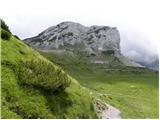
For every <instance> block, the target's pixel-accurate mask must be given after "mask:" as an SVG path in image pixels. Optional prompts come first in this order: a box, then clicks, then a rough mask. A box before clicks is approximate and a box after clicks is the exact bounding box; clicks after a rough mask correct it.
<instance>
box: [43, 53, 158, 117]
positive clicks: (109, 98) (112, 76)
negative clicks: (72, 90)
mask: <svg viewBox="0 0 160 120" xmlns="http://www.w3.org/2000/svg"><path fill="white" fill-rule="evenodd" d="M42 54H43V55H44V56H46V57H47V58H48V59H50V60H51V61H53V62H54V63H56V64H57V65H59V66H61V67H62V68H63V69H64V70H65V71H66V72H67V73H69V74H70V75H71V76H72V77H74V78H76V79H77V80H78V81H79V82H80V84H81V85H82V86H84V87H86V88H88V89H89V90H90V91H92V92H91V94H93V95H94V96H96V97H98V98H99V99H101V100H103V101H104V102H105V103H107V104H110V105H112V106H113V107H116V108H117V109H119V110H120V111H121V117H122V118H158V113H159V111H158V106H159V103H158V102H159V100H158V95H159V86H158V83H159V78H158V77H159V75H158V72H155V71H151V70H147V69H144V68H132V67H119V68H114V67H111V68H107V69H106V68H105V67H104V66H101V65H100V66H99V65H97V66H95V65H94V66H93V65H90V64H88V63H87V62H84V60H77V59H76V58H72V57H68V56H64V55H63V57H62V56H57V55H56V54H53V53H49V54H46V53H42ZM76 61H78V62H76ZM108 69H110V70H108Z"/></svg>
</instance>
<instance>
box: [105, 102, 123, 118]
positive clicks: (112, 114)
mask: <svg viewBox="0 0 160 120" xmlns="http://www.w3.org/2000/svg"><path fill="white" fill-rule="evenodd" d="M107 106H108V109H105V110H104V111H102V119H121V116H120V113H121V112H120V111H119V110H118V109H117V108H115V107H113V106H111V105H107Z"/></svg>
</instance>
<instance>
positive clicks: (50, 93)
mask: <svg viewBox="0 0 160 120" xmlns="http://www.w3.org/2000/svg"><path fill="white" fill-rule="evenodd" d="M2 32H5V31H4V30H2ZM1 47H2V51H1V52H2V54H1V57H2V59H1V63H2V65H1V72H2V73H1V74H2V75H1V79H2V81H1V87H2V88H1V93H2V95H1V96H2V97H1V102H2V106H1V107H2V108H1V118H7V119H9V118H97V114H96V113H95V111H94V108H93V105H92V99H93V98H92V96H91V95H90V94H89V90H87V89H84V87H82V86H81V85H80V84H79V83H78V82H77V81H76V80H75V79H73V78H72V77H70V76H69V75H68V74H66V73H65V72H64V71H63V70H62V69H61V68H60V67H58V66H56V65H55V64H54V63H51V62H50V61H49V60H47V59H46V58H44V57H43V56H41V55H40V54H39V53H38V52H36V50H34V49H32V48H30V47H29V46H28V45H26V44H24V43H23V42H22V41H20V40H18V39H16V38H15V37H13V36H12V35H11V38H9V39H8V40H5V39H1Z"/></svg>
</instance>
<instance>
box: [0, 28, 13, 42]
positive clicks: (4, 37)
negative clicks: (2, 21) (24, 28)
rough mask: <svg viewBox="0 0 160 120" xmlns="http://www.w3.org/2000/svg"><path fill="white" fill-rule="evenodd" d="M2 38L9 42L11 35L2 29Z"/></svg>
mask: <svg viewBox="0 0 160 120" xmlns="http://www.w3.org/2000/svg"><path fill="white" fill-rule="evenodd" d="M1 38H2V39H4V40H9V39H10V38H11V33H9V32H7V31H5V30H3V29H1Z"/></svg>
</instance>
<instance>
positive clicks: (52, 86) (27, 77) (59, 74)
mask: <svg viewBox="0 0 160 120" xmlns="http://www.w3.org/2000/svg"><path fill="white" fill-rule="evenodd" d="M18 66H19V68H18V70H17V73H18V79H19V81H20V83H21V84H25V85H31V86H33V87H36V88H40V89H43V90H47V91H50V92H55V91H62V90H64V89H65V88H66V87H68V86H69V85H70V79H69V78H68V76H67V74H66V73H64V72H63V71H62V69H61V68H55V66H54V65H53V64H52V63H49V62H48V63H47V62H45V61H42V60H28V61H21V62H20V63H19V65H18Z"/></svg>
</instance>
